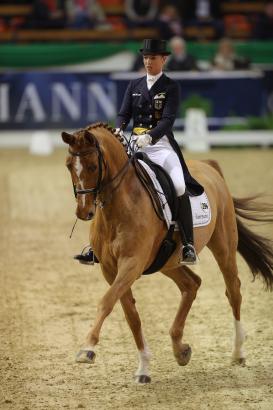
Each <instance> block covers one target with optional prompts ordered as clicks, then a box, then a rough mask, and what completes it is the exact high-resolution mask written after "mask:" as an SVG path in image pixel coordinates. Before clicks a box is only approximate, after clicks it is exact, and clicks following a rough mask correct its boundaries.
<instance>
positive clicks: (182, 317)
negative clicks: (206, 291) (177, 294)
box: [163, 266, 201, 366]
mask: <svg viewBox="0 0 273 410" xmlns="http://www.w3.org/2000/svg"><path fill="white" fill-rule="evenodd" d="M163 273H164V275H166V276H168V277H170V278H171V279H172V280H173V281H174V282H175V283H176V284H177V286H178V287H179V289H180V291H181V301H180V305H179V308H178V311H177V314H176V317H175V319H174V322H173V324H172V326H171V329H170V336H171V339H172V346H173V353H174V356H175V358H176V361H177V363H178V364H179V365H180V366H185V365H186V364H188V363H189V361H190V358H191V348H190V346H189V345H188V344H183V343H182V337H183V330H184V326H185V322H186V318H187V316H188V313H189V311H190V308H191V305H192V303H193V301H194V299H195V297H196V293H197V290H198V288H199V286H200V285H201V279H200V277H199V276H197V275H196V274H195V273H194V272H192V270H191V269H189V268H188V267H187V266H183V267H179V268H177V269H173V270H169V271H164V272H163Z"/></svg>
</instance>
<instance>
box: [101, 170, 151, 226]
mask: <svg viewBox="0 0 273 410" xmlns="http://www.w3.org/2000/svg"><path fill="white" fill-rule="evenodd" d="M121 166H124V164H123V165H121ZM114 168H115V169H114V170H109V180H111V179H112V178H113V177H114V176H115V175H116V173H117V172H118V171H117V170H116V167H114ZM120 169H121V168H120ZM120 178H121V179H120V180H119V178H118V179H117V181H115V184H117V185H115V184H114V185H112V184H110V185H109V186H108V188H107V189H106V190H105V193H104V195H102V198H100V199H101V202H102V204H103V208H102V209H98V212H97V215H96V218H95V219H96V225H97V224H98V225H100V226H101V227H103V226H104V228H105V229H107V230H108V229H109V228H111V229H115V228H117V227H118V226H119V225H121V224H123V223H126V224H132V223H134V215H135V212H134V210H135V209H136V208H137V207H138V208H139V207H142V205H141V204H142V202H143V191H144V189H143V187H142V185H141V183H140V181H139V179H138V178H137V175H136V172H135V169H134V167H133V165H132V164H129V166H128V169H127V170H126V172H125V174H124V175H121V177H120Z"/></svg>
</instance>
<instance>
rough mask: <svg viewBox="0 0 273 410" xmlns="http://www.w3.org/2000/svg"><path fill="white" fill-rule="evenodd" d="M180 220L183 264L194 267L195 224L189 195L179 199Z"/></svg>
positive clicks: (178, 221) (178, 219) (178, 220)
mask: <svg viewBox="0 0 273 410" xmlns="http://www.w3.org/2000/svg"><path fill="white" fill-rule="evenodd" d="M177 199H178V218H177V224H178V227H179V231H180V235H181V240H182V244H183V248H182V259H181V263H182V264H186V265H194V264H195V263H196V252H195V249H194V244H193V222H192V212H191V203H190V198H189V196H188V195H187V194H184V195H182V196H179V197H178V198H177Z"/></svg>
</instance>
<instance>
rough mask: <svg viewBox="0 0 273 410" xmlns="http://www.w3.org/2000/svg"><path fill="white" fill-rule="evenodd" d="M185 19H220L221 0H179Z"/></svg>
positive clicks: (194, 20) (188, 20) (191, 20)
mask: <svg viewBox="0 0 273 410" xmlns="http://www.w3.org/2000/svg"><path fill="white" fill-rule="evenodd" d="M175 3H177V4H179V10H180V11H181V13H182V18H183V21H184V22H185V21H187V22H198V21H208V20H211V19H219V18H220V17H221V2H220V1H218V0H180V1H179V0H178V1H176V2H175Z"/></svg>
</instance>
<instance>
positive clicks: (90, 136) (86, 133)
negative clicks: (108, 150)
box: [84, 130, 96, 145]
mask: <svg viewBox="0 0 273 410" xmlns="http://www.w3.org/2000/svg"><path fill="white" fill-rule="evenodd" d="M84 139H85V140H86V141H87V142H89V144H91V145H95V142H96V138H95V136H94V135H93V134H92V132H90V131H88V130H84Z"/></svg>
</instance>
